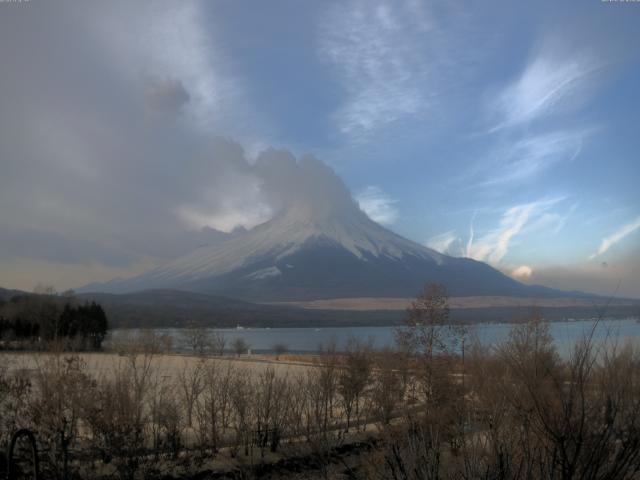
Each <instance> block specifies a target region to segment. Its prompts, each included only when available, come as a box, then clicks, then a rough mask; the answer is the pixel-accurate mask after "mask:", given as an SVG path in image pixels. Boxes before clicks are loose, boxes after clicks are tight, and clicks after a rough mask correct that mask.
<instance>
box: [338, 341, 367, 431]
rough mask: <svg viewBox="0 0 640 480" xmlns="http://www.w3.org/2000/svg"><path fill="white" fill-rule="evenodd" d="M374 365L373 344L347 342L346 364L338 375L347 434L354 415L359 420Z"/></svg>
mask: <svg viewBox="0 0 640 480" xmlns="http://www.w3.org/2000/svg"><path fill="white" fill-rule="evenodd" d="M372 363H373V358H372V346H371V343H369V344H365V343H363V342H361V341H360V340H358V339H356V338H350V339H349V340H348V341H347V347H346V351H345V355H344V364H343V366H342V368H341V369H340V372H339V374H338V391H339V393H340V397H341V400H342V406H343V409H344V414H345V417H346V427H345V430H346V431H347V432H348V431H349V427H350V424H351V419H352V416H353V414H354V413H355V417H356V420H359V416H360V410H361V408H360V405H361V400H362V395H363V394H364V392H365V389H366V388H367V386H368V385H369V381H370V379H371V369H372ZM354 410H355V412H354Z"/></svg>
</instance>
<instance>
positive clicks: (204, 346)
mask: <svg viewBox="0 0 640 480" xmlns="http://www.w3.org/2000/svg"><path fill="white" fill-rule="evenodd" d="M181 333H182V338H183V340H184V342H185V344H186V345H187V346H188V347H189V348H190V349H191V350H192V351H193V353H194V354H196V355H204V354H205V353H206V352H207V351H208V350H209V349H210V348H211V345H212V340H211V337H210V335H209V332H208V330H207V329H206V328H202V327H197V326H194V325H192V326H190V327H189V328H184V329H183V330H182V332H181Z"/></svg>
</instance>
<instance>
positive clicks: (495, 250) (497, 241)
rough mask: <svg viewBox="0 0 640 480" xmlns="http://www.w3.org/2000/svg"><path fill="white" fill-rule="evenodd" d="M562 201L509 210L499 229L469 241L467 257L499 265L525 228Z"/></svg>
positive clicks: (522, 205)
mask: <svg viewBox="0 0 640 480" xmlns="http://www.w3.org/2000/svg"><path fill="white" fill-rule="evenodd" d="M561 200H563V198H554V199H543V200H538V201H535V202H531V203H526V204H521V205H515V206H513V207H510V208H508V209H507V210H506V211H505V212H504V213H503V214H502V216H501V218H500V225H499V226H498V227H497V228H495V229H492V230H490V231H489V232H488V233H486V234H485V235H483V236H481V237H479V238H476V239H475V240H474V239H472V238H470V239H469V242H468V244H467V251H466V256H467V257H469V258H473V259H475V260H480V261H483V262H489V263H491V264H493V265H497V264H499V263H500V262H501V261H502V259H503V258H504V257H505V255H506V254H507V253H508V252H509V248H510V246H511V244H512V242H513V240H514V239H515V238H516V237H518V236H519V235H521V234H522V232H523V230H524V228H525V226H526V225H527V224H528V223H529V222H531V221H532V220H534V219H537V218H539V216H540V215H542V214H543V213H544V212H545V211H547V210H548V209H549V208H551V207H552V206H553V205H555V204H557V203H558V202H560V201H561ZM471 231H472V232H473V230H471Z"/></svg>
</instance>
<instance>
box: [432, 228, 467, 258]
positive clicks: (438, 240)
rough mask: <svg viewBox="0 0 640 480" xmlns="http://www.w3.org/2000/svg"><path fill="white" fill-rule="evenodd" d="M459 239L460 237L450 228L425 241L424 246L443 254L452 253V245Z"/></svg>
mask: <svg viewBox="0 0 640 480" xmlns="http://www.w3.org/2000/svg"><path fill="white" fill-rule="evenodd" d="M459 240H460V237H458V235H457V234H456V232H455V231H453V230H450V231H448V232H444V233H441V234H440V235H435V236H433V237H431V238H430V239H429V240H427V241H426V243H425V244H426V246H427V247H429V248H432V249H434V250H435V251H437V252H440V253H444V254H449V255H450V254H453V251H452V248H451V247H453V245H454V244H455V243H456V242H457V241H459Z"/></svg>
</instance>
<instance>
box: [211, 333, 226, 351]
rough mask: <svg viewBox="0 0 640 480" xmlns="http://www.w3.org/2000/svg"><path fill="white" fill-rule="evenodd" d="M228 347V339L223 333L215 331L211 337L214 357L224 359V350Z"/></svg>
mask: <svg viewBox="0 0 640 480" xmlns="http://www.w3.org/2000/svg"><path fill="white" fill-rule="evenodd" d="M226 346H227V339H226V338H225V336H224V334H223V333H222V332H218V331H215V332H213V334H212V335H211V350H212V352H213V354H214V355H218V356H220V357H222V356H223V355H224V348H225V347H226Z"/></svg>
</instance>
